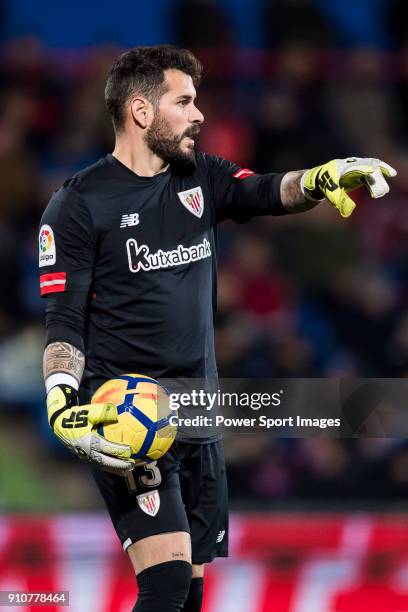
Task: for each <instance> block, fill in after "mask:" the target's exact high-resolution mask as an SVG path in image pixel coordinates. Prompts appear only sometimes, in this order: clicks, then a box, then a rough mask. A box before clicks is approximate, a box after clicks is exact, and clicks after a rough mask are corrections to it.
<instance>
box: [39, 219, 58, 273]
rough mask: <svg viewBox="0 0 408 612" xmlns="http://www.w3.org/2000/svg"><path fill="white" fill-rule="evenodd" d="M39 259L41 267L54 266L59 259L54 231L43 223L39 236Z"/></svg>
mask: <svg viewBox="0 0 408 612" xmlns="http://www.w3.org/2000/svg"><path fill="white" fill-rule="evenodd" d="M38 246H39V260H38V265H39V267H40V268H42V267H43V266H53V265H54V264H55V262H56V260H57V258H56V253H55V239H54V232H53V231H52V228H51V227H50V226H49V225H43V226H42V227H41V229H40V236H39V245H38Z"/></svg>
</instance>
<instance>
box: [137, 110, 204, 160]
mask: <svg viewBox="0 0 408 612" xmlns="http://www.w3.org/2000/svg"><path fill="white" fill-rule="evenodd" d="M199 132H200V128H199V126H198V125H193V126H191V127H190V128H188V129H187V130H186V131H185V132H183V134H181V136H175V135H174V134H173V132H172V130H171V128H170V125H169V123H168V121H166V119H164V118H163V117H162V116H161V115H160V114H159V113H158V112H156V113H155V116H154V119H153V121H152V124H151V126H150V127H149V128H148V130H147V132H146V134H145V141H146V144H147V146H148V147H149V149H150V150H151V151H152V152H153V153H154V154H155V155H157V157H160V159H162V160H163V161H164V162H166V163H168V164H175V165H177V166H180V167H183V166H186V167H189V166H190V165H191V163H192V162H194V159H195V152H194V148H193V147H191V149H189V150H184V151H183V150H182V148H181V141H182V140H183V138H185V137H186V136H189V137H190V138H193V137H194V136H196V135H197V134H198V133H199Z"/></svg>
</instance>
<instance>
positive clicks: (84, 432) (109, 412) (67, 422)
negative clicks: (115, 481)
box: [47, 385, 134, 475]
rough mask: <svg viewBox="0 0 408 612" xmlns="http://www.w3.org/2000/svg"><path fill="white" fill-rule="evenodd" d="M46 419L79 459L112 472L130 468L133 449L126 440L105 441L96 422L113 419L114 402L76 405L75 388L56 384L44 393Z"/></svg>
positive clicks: (116, 413)
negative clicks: (116, 441) (118, 441)
mask: <svg viewBox="0 0 408 612" xmlns="http://www.w3.org/2000/svg"><path fill="white" fill-rule="evenodd" d="M47 411H48V422H49V424H50V427H51V429H52V430H53V432H54V433H55V435H56V436H57V437H58V438H59V439H60V440H61V442H62V443H63V444H65V446H66V447H67V448H69V450H71V451H72V452H73V453H75V454H76V455H77V456H78V457H80V458H81V459H87V460H88V461H90V462H91V463H92V464H94V465H95V467H97V468H99V469H101V470H104V471H106V472H112V473H113V474H119V475H125V474H126V473H127V472H129V471H130V470H132V469H133V467H134V461H133V459H131V458H130V456H131V454H132V450H131V448H130V446H127V445H126V444H117V443H113V442H108V441H107V440H105V438H104V437H103V436H100V435H99V434H98V433H97V431H96V429H95V427H94V426H95V425H97V424H99V423H116V422H117V420H118V412H117V408H116V406H115V405H114V404H88V405H86V406H78V398H77V392H76V391H75V389H73V387H70V386H68V385H57V386H56V387H53V388H52V389H51V390H50V391H49V393H48V395H47Z"/></svg>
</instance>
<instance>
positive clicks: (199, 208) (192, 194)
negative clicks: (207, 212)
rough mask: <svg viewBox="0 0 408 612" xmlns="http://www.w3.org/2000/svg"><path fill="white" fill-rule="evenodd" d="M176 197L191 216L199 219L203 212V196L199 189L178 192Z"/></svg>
mask: <svg viewBox="0 0 408 612" xmlns="http://www.w3.org/2000/svg"><path fill="white" fill-rule="evenodd" d="M177 195H178V197H179V198H180V202H181V203H182V204H183V206H185V207H186V208H187V210H189V211H190V212H191V213H193V215H195V216H196V217H198V218H199V219H201V217H202V216H203V211H204V196H203V192H202V191H201V187H193V189H186V191H179V192H178V194H177Z"/></svg>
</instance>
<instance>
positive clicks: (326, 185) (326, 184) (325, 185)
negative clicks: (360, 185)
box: [317, 170, 338, 193]
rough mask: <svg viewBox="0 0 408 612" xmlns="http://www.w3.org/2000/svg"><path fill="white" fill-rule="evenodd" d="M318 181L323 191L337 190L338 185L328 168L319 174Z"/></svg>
mask: <svg viewBox="0 0 408 612" xmlns="http://www.w3.org/2000/svg"><path fill="white" fill-rule="evenodd" d="M317 183H318V185H319V188H320V190H321V191H322V192H323V193H324V192H325V191H336V189H337V187H338V185H336V183H335V182H334V181H333V179H332V178H331V176H330V174H329V173H328V171H327V170H326V172H323V174H321V175H320V176H319V179H318V181H317Z"/></svg>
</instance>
